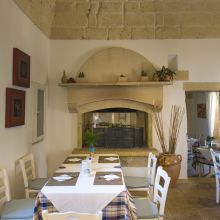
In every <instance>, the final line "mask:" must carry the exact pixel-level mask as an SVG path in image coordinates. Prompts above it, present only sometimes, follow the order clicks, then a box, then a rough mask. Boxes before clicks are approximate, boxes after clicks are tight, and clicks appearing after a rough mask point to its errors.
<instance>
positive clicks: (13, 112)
mask: <svg viewBox="0 0 220 220" xmlns="http://www.w3.org/2000/svg"><path fill="white" fill-rule="evenodd" d="M24 123H25V91H22V90H18V89H12V88H6V108H5V127H6V128H10V127H14V126H18V125H24Z"/></svg>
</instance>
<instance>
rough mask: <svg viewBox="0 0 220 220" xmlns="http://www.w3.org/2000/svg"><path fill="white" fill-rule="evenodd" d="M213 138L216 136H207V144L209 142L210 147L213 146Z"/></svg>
mask: <svg viewBox="0 0 220 220" xmlns="http://www.w3.org/2000/svg"><path fill="white" fill-rule="evenodd" d="M213 140H214V137H212V136H207V137H206V142H207V144H208V146H209V147H211V146H212V141H213Z"/></svg>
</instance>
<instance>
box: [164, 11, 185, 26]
mask: <svg viewBox="0 0 220 220" xmlns="http://www.w3.org/2000/svg"><path fill="white" fill-rule="evenodd" d="M180 24H181V15H180V14H179V13H167V14H164V25H165V26H179V25H180Z"/></svg>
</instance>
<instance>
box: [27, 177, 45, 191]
mask: <svg viewBox="0 0 220 220" xmlns="http://www.w3.org/2000/svg"><path fill="white" fill-rule="evenodd" d="M47 181H48V178H36V179H34V180H31V181H29V182H28V188H29V189H34V190H41V189H42V188H43V186H44V185H45V184H46V182H47Z"/></svg>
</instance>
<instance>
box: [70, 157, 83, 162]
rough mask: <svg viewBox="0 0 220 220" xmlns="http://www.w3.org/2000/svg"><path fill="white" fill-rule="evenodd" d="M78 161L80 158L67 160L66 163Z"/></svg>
mask: <svg viewBox="0 0 220 220" xmlns="http://www.w3.org/2000/svg"><path fill="white" fill-rule="evenodd" d="M80 160H82V158H70V159H68V161H70V162H78V161H80Z"/></svg>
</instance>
